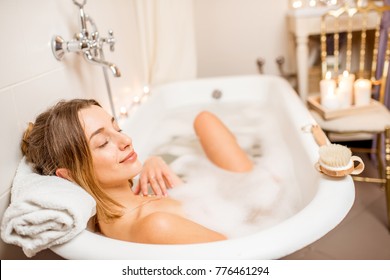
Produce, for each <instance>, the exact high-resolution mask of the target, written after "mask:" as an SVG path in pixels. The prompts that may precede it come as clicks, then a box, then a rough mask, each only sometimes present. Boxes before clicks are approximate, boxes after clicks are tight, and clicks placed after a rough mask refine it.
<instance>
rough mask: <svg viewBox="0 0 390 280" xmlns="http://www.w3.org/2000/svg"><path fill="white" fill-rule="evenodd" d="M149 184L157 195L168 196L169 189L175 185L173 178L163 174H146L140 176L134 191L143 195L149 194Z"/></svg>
mask: <svg viewBox="0 0 390 280" xmlns="http://www.w3.org/2000/svg"><path fill="white" fill-rule="evenodd" d="M149 186H150V188H151V189H152V191H153V193H154V194H155V195H157V196H168V189H170V188H172V187H173V184H172V183H171V180H169V179H168V178H167V177H166V176H164V175H163V174H159V175H146V174H143V175H141V176H140V179H139V181H138V184H137V186H136V187H135V188H134V190H133V191H134V193H135V194H139V193H142V195H148V193H149Z"/></svg>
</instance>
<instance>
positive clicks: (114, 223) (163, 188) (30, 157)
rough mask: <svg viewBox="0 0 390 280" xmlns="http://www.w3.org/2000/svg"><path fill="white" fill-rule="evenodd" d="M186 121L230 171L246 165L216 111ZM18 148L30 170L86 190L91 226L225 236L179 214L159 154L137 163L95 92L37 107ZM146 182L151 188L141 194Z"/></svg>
mask: <svg viewBox="0 0 390 280" xmlns="http://www.w3.org/2000/svg"><path fill="white" fill-rule="evenodd" d="M194 129H195V131H196V133H197V135H198V137H199V140H200V142H201V144H202V147H203V149H204V151H205V154H206V155H207V157H208V158H209V159H210V160H211V161H212V162H213V163H215V164H216V165H217V166H219V167H221V168H224V169H227V170H229V171H233V172H248V171H250V170H251V169H252V162H251V161H250V159H249V158H248V157H247V155H246V154H245V153H244V152H243V151H242V150H241V148H240V147H239V146H238V144H237V142H236V139H235V137H234V135H232V134H231V133H230V131H229V130H228V129H227V128H226V127H225V126H224V124H223V123H222V122H221V121H220V120H219V119H218V118H217V117H216V116H214V115H213V114H211V113H209V112H201V113H200V114H199V115H198V116H197V117H196V119H195V121H194ZM22 152H23V154H24V155H25V156H26V159H27V161H28V162H31V163H32V164H33V166H34V168H35V170H36V172H38V173H40V174H44V175H55V176H58V177H61V178H64V179H66V180H70V181H73V182H75V183H76V184H78V185H80V186H81V187H83V188H84V189H85V190H86V191H87V192H88V193H89V194H90V195H91V196H92V197H94V199H95V200H96V205H97V214H96V217H95V223H96V226H97V228H98V229H99V230H100V231H101V233H102V234H104V235H106V236H108V237H111V238H115V239H120V240H126V241H132V242H140V243H153V244H179V243H199V242H211V241H218V240H224V239H226V237H225V236H224V235H223V234H221V233H218V232H215V231H213V230H211V229H208V228H206V227H204V226H202V225H200V224H197V223H195V222H193V221H191V220H189V219H187V218H186V217H185V215H184V213H183V211H182V207H181V203H180V202H179V201H176V200H174V199H171V198H169V197H168V196H167V189H169V188H172V187H175V186H178V185H180V184H181V180H180V178H179V177H177V176H176V175H175V174H174V173H173V172H172V171H171V169H170V168H169V167H168V165H167V164H166V163H165V162H164V161H163V160H162V159H161V158H159V157H153V156H152V157H150V158H148V159H147V160H146V161H145V163H144V164H143V165H142V164H141V162H140V161H139V160H138V158H137V153H136V151H135V149H134V147H133V145H132V140H131V138H129V137H128V136H127V135H125V134H124V133H122V131H121V129H120V128H119V127H118V124H117V123H116V121H115V119H114V118H113V117H112V116H110V115H109V114H108V113H107V112H106V111H105V110H104V109H103V108H102V107H101V106H100V105H99V104H98V103H97V102H96V101H95V100H85V99H74V100H70V101H61V102H59V103H58V104H56V105H55V106H53V107H52V108H50V109H48V110H47V111H45V112H44V113H42V114H40V115H39V116H38V117H37V119H36V121H35V123H34V124H30V125H29V127H28V128H27V130H26V132H25V134H24V137H23V141H22ZM137 175H139V181H138V184H137V185H136V186H134V187H133V183H132V179H133V178H134V177H135V176H137ZM148 186H150V187H151V188H152V189H153V192H154V194H153V195H148V193H147V190H148ZM132 187H133V188H132Z"/></svg>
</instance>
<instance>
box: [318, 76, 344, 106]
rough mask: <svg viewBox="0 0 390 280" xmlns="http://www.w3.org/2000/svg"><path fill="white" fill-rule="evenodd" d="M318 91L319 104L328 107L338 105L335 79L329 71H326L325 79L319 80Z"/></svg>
mask: <svg viewBox="0 0 390 280" xmlns="http://www.w3.org/2000/svg"><path fill="white" fill-rule="evenodd" d="M320 92H321V105H323V106H324V107H326V108H328V109H336V108H338V107H339V103H340V102H339V100H338V99H337V96H336V81H335V80H333V79H332V74H331V73H330V72H329V71H328V72H326V75H325V79H323V80H321V81H320ZM336 101H337V102H336ZM336 103H337V104H336Z"/></svg>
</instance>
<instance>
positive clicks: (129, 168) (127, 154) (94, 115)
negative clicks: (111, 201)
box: [79, 105, 142, 187]
mask: <svg viewBox="0 0 390 280" xmlns="http://www.w3.org/2000/svg"><path fill="white" fill-rule="evenodd" d="M79 118H80V121H81V124H82V126H83V127H84V132H85V135H86V137H87V141H88V143H89V146H90V149H91V152H92V160H93V165H94V169H95V174H96V177H97V179H98V181H99V183H100V184H102V186H104V187H115V186H119V185H122V184H124V183H127V181H128V180H129V179H131V178H133V177H134V176H136V175H137V174H138V173H139V172H140V171H141V169H142V164H141V163H140V161H139V160H138V158H137V154H136V153H135V151H134V149H133V146H132V141H131V138H130V137H128V136H127V135H125V134H123V133H122V132H121V129H120V128H119V127H118V124H117V123H116V121H115V119H114V118H113V117H111V116H110V115H109V114H108V113H107V112H106V111H105V110H104V109H102V108H101V107H99V106H95V105H93V106H91V107H89V108H86V109H82V110H80V112H79Z"/></svg>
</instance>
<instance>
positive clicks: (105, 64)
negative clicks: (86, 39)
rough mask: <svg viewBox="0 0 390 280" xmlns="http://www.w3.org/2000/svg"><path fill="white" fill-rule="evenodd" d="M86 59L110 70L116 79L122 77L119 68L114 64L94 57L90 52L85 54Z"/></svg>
mask: <svg viewBox="0 0 390 280" xmlns="http://www.w3.org/2000/svg"><path fill="white" fill-rule="evenodd" d="M84 58H85V59H86V60H87V61H88V62H91V63H93V64H97V65H101V66H103V67H106V68H109V69H110V71H111V72H112V74H113V75H114V77H120V76H121V72H120V70H119V68H118V67H117V66H116V65H115V64H114V63H111V62H108V61H105V60H103V59H99V58H97V57H96V56H94V55H92V53H91V52H90V51H89V50H88V51H85V52H84Z"/></svg>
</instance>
